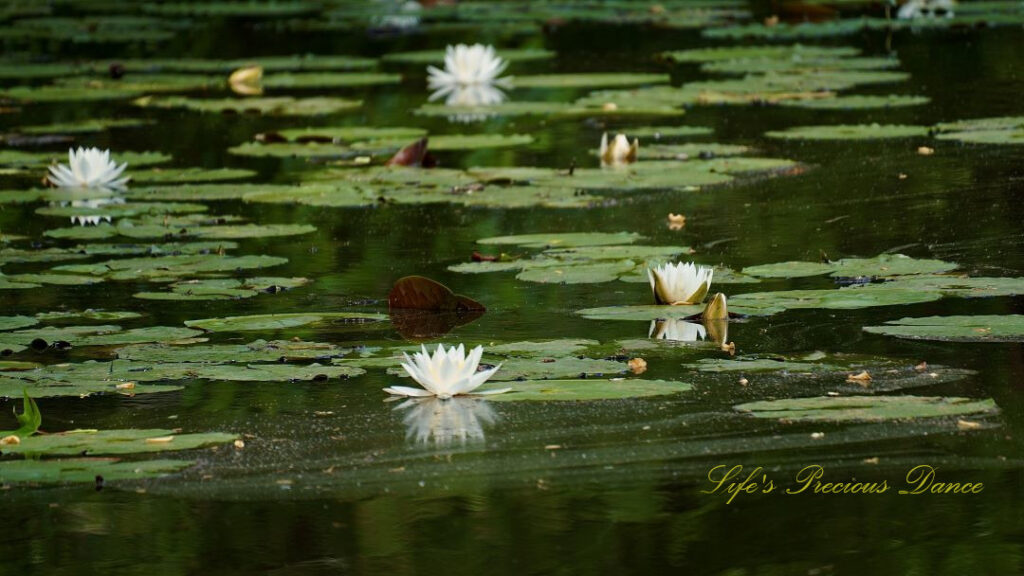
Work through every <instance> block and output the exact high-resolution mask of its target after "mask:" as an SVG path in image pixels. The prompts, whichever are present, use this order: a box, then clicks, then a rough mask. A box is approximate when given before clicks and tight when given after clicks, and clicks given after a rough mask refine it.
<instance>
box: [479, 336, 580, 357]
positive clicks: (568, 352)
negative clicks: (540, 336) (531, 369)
mask: <svg viewBox="0 0 1024 576" xmlns="http://www.w3.org/2000/svg"><path fill="white" fill-rule="evenodd" d="M599 344H600V342H598V341H597V340H589V339H585V338H563V339H560V340H543V341H537V342H531V341H524V342H510V343H508V344H499V345H497V346H487V348H486V350H487V353H488V354H498V355H501V356H526V357H536V356H544V357H556V358H557V357H565V356H573V355H576V354H579V353H581V352H583V351H584V350H586V349H587V348H590V347H591V346H597V345H599Z"/></svg>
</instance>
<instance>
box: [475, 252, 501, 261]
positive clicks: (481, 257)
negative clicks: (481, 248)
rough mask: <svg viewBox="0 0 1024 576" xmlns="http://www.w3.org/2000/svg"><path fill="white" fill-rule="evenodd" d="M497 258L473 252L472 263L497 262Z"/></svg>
mask: <svg viewBox="0 0 1024 576" xmlns="http://www.w3.org/2000/svg"><path fill="white" fill-rule="evenodd" d="M497 261H498V257H497V256H491V255H490V254H481V253H479V252H477V251H476V250H474V251H473V262H497Z"/></svg>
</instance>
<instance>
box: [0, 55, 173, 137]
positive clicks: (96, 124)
mask: <svg viewBox="0 0 1024 576" xmlns="http://www.w3.org/2000/svg"><path fill="white" fill-rule="evenodd" d="M2 68H3V67H2V66H0V70H2ZM0 75H2V72H0ZM152 125H153V121H152V120H144V119H142V118H90V119H88V120H79V121H77V122H62V123H57V124H44V125H37V126H19V127H18V132H19V133H21V134H90V133H93V132H103V131H105V130H110V129H111V128H117V129H121V128H141V127H144V126H152Z"/></svg>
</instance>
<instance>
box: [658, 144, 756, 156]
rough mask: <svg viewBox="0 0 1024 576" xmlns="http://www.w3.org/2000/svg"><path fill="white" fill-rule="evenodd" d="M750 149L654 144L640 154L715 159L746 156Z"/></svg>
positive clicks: (732, 145) (742, 147)
mask: <svg viewBox="0 0 1024 576" xmlns="http://www.w3.org/2000/svg"><path fill="white" fill-rule="evenodd" d="M749 151H750V148H749V147H747V146H743V145H742V144H718V143H715V142H690V143H687V144H654V145H651V146H641V148H640V154H641V155H642V156H643V157H644V158H645V159H646V158H654V159H664V160H672V159H680V160H686V159H688V158H713V157H715V156H735V155H737V154H745V153H747V152H749Z"/></svg>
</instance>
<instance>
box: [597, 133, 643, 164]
mask: <svg viewBox="0 0 1024 576" xmlns="http://www.w3.org/2000/svg"><path fill="white" fill-rule="evenodd" d="M639 152H640V140H638V139H636V138H634V139H633V143H632V144H630V143H629V139H628V138H626V136H625V134H616V135H615V138H613V139H612V141H611V144H609V143H608V133H607V132H605V133H604V134H602V135H601V150H600V155H601V166H621V165H623V164H632V163H633V162H636V159H637V155H638V153H639Z"/></svg>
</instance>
